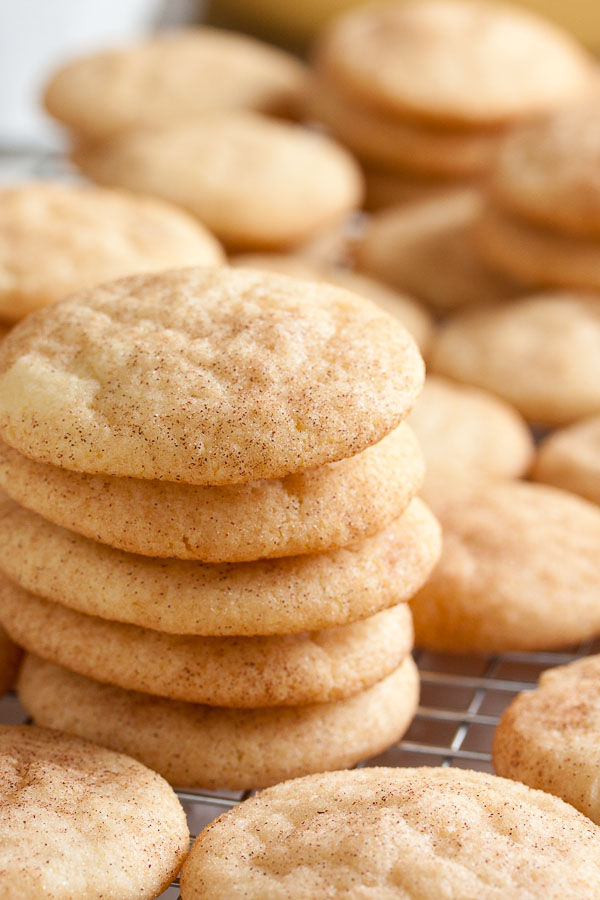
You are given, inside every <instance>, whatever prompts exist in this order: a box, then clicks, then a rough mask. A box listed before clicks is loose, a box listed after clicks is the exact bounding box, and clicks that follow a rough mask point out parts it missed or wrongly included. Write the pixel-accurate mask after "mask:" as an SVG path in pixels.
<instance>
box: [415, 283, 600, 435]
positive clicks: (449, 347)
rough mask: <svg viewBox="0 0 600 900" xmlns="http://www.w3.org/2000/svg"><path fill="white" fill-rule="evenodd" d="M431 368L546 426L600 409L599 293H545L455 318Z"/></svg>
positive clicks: (437, 346) (445, 327) (435, 349)
mask: <svg viewBox="0 0 600 900" xmlns="http://www.w3.org/2000/svg"><path fill="white" fill-rule="evenodd" d="M430 364H431V369H432V371H434V372H436V373H439V374H441V375H446V376H447V377H448V378H454V379H456V380H458V381H462V382H465V383H466V384H472V385H476V386H477V387H482V388H486V389H487V390H489V391H492V392H493V393H495V394H498V395H499V396H500V397H502V398H504V400H506V401H507V402H508V403H511V404H512V405H513V406H515V407H516V408H517V409H518V410H519V411H520V412H521V413H522V414H523V415H524V416H525V418H526V419H529V420H530V421H532V422H538V423H542V424H547V425H561V424H567V423H569V422H573V421H574V420H576V419H580V418H582V417H583V416H588V415H592V414H593V413H596V412H600V295H599V294H590V293H583V292H580V291H563V292H552V293H547V294H539V295H535V296H531V297H526V298H524V299H522V300H517V301H514V302H512V303H509V304H505V305H502V306H500V305H498V306H495V307H489V308H486V309H481V310H469V311H468V312H464V313H461V314H460V315H457V316H455V317H454V318H452V319H449V320H448V321H447V322H446V323H445V324H444V325H443V326H442V327H441V328H440V330H439V331H438V334H437V339H436V342H435V344H434V346H433V349H432V351H431V353H430Z"/></svg>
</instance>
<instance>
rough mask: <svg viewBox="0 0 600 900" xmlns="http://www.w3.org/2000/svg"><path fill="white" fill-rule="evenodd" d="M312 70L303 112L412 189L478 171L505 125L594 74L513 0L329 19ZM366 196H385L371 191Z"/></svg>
mask: <svg viewBox="0 0 600 900" xmlns="http://www.w3.org/2000/svg"><path fill="white" fill-rule="evenodd" d="M532 59H534V60H536V64H535V65H532V64H531V60H532ZM313 69H314V80H313V82H312V85H311V88H310V94H309V96H310V100H309V109H310V114H311V115H312V116H314V118H316V119H317V120H318V121H321V122H322V123H324V124H325V125H326V127H327V128H329V129H330V131H331V133H332V134H333V135H334V136H335V137H336V138H338V139H339V140H340V141H342V143H345V144H346V145H347V146H348V147H349V148H350V149H351V150H352V151H353V152H354V153H355V154H356V156H357V157H358V158H359V159H360V160H361V162H363V163H364V164H366V165H367V166H368V167H369V169H371V170H372V171H373V172H376V173H379V174H380V175H381V177H382V178H387V179H391V177H392V176H395V177H396V178H400V179H402V180H403V181H404V182H405V183H407V184H410V183H411V182H414V183H415V187H414V190H415V191H416V190H417V187H418V186H419V185H420V184H421V186H422V182H423V181H425V182H426V181H430V182H433V183H435V182H439V187H443V186H444V185H443V181H444V180H445V181H446V182H450V184H446V186H447V187H448V186H451V184H452V182H454V183H455V184H458V183H464V182H465V181H470V182H473V181H477V180H480V179H482V178H484V177H485V176H486V174H487V172H488V171H489V170H490V168H491V167H492V165H493V162H494V159H495V155H496V153H497V149H498V146H499V144H500V142H501V141H502V139H503V137H504V136H505V135H506V134H507V133H508V131H509V130H511V129H512V128H514V127H515V126H518V125H519V124H521V123H522V122H526V121H528V120H529V119H530V118H532V117H536V116H539V115H543V114H545V113H549V112H553V111H555V110H559V109H562V108H563V107H565V106H569V105H571V104H572V103H575V102H577V101H578V100H580V99H581V98H583V97H586V96H587V95H588V94H590V92H591V91H592V89H593V85H594V83H595V80H596V76H595V73H594V66H593V63H592V59H591V57H590V56H589V55H588V53H587V52H586V51H585V50H584V49H583V48H582V47H581V46H580V45H579V44H578V43H577V41H576V40H575V39H574V38H573V37H572V36H571V35H570V34H569V33H568V32H566V31H562V30H561V29H560V28H558V27H557V26H555V25H553V24H551V23H550V22H548V21H547V20H546V19H544V18H543V17H541V16H536V15H533V14H531V13H526V12H523V11H520V10H518V9H516V8H515V7H514V6H509V5H504V4H502V3H485V4H484V3H469V2H464V0H424V2H388V3H385V4H379V5H367V6H365V7H364V8H360V9H357V10H352V11H350V12H347V13H345V14H343V15H340V16H338V17H335V18H332V20H331V22H330V23H329V24H328V26H327V27H326V28H325V29H324V31H323V32H322V33H321V34H320V35H319V37H318V39H317V42H316V47H315V50H314V57H313ZM391 186H392V187H393V182H392V183H391ZM421 196H423V195H422V194H421ZM379 197H381V195H379ZM367 201H368V204H369V208H371V209H372V208H377V207H379V208H381V207H382V206H384V205H386V206H387V205H390V201H386V200H385V199H383V200H382V199H376V200H374V199H373V191H372V190H369V193H368V195H367Z"/></svg>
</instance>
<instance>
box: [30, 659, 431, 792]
mask: <svg viewBox="0 0 600 900" xmlns="http://www.w3.org/2000/svg"><path fill="white" fill-rule="evenodd" d="M18 692H19V697H20V699H21V702H22V703H23V705H24V706H25V708H26V709H27V710H28V712H29V713H31V715H32V716H33V717H34V719H35V720H36V722H37V723H39V724H46V725H52V727H56V728H60V729H62V730H64V731H66V732H68V733H73V734H77V735H79V736H85V737H88V738H90V739H92V740H95V741H97V742H98V743H100V744H103V745H105V746H109V747H112V748H113V749H117V750H119V751H120V752H127V753H129V754H131V755H132V756H134V757H135V758H137V759H139V760H141V761H142V762H144V764H145V765H148V766H150V767H151V768H152V769H154V770H155V771H157V772H160V773H161V775H163V776H164V777H165V778H166V779H167V780H168V781H169V782H171V784H176V785H181V786H187V787H203V788H209V789H213V788H219V787H220V788H229V789H232V790H243V789H246V788H257V787H265V786H267V785H269V784H275V783H276V782H278V781H283V780H284V779H286V778H293V777H295V776H296V775H297V774H299V773H303V774H304V773H307V772H322V771H325V770H327V769H337V768H342V767H345V766H352V765H354V764H355V763H357V762H359V760H361V759H364V758H365V757H368V756H371V755H374V754H375V753H379V752H381V751H382V750H383V749H385V748H387V747H389V746H390V744H393V743H394V742H395V741H397V740H399V739H400V738H401V737H402V735H403V734H404V732H405V730H406V728H407V727H408V724H409V722H410V721H411V719H412V717H413V716H414V713H415V710H416V708H417V701H418V694H419V676H418V672H417V668H416V666H415V664H414V662H413V660H412V657H410V656H408V657H407V658H406V659H405V661H404V662H403V663H402V665H401V666H400V667H399V668H398V669H396V671H395V672H393V673H392V674H391V675H388V676H387V678H384V679H383V681H379V682H378V683H377V684H375V685H374V686H373V687H370V688H368V690H366V691H363V692H361V693H360V694H356V695H355V696H354V697H351V698H350V699H348V700H338V701H336V702H335V703H318V704H314V705H311V706H295V707H285V708H283V709H279V708H278V709H268V708H267V709H224V708H221V707H210V706H200V705H199V704H194V703H182V702H179V701H176V700H165V699H163V698H160V697H151V696H150V695H148V694H138V693H135V692H133V691H124V690H122V689H121V688H116V687H111V686H109V685H105V684H100V683H99V682H96V681H92V680H91V679H88V678H84V677H83V676H81V675H74V674H73V673H72V672H68V671H67V670H66V669H62V668H59V667H58V666H54V665H52V664H51V663H47V662H43V661H42V660H40V659H38V658H37V657H35V656H31V655H28V656H27V657H26V658H25V662H24V664H23V667H22V668H21V673H20V676H19V682H18Z"/></svg>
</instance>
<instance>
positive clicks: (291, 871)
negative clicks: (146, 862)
mask: <svg viewBox="0 0 600 900" xmlns="http://www.w3.org/2000/svg"><path fill="white" fill-rule="evenodd" d="M599 837H600V831H599V830H598V828H597V827H596V826H595V825H593V824H592V823H591V822H590V821H589V820H588V819H586V818H585V817H584V816H582V815H581V814H580V813H578V812H577V811H576V810H574V809H573V808H572V807H570V806H568V805H567V804H566V803H563V802H562V801H561V800H558V799H557V798H556V797H552V796H550V795H549V794H544V793H543V792H542V791H534V790H531V788H527V787H525V786H524V785H521V784H515V783H514V782H511V781H507V780H506V779H504V778H497V777H495V776H494V775H487V774H484V773H483V772H469V771H467V770H464V769H453V768H446V769H442V768H407V769H402V768H394V769H383V768H373V769H369V768H366V769H356V770H355V771H353V772H330V773H325V774H319V775H312V776H309V777H307V778H301V779H296V780H294V781H288V782H286V783H285V784H278V785H277V786H276V787H274V788H271V789H270V790H267V791H264V792H263V793H261V794H258V795H257V796H256V797H252V798H251V799H249V800H246V801H245V802H244V803H242V804H241V805H240V806H237V807H235V808H234V809H233V810H231V811H230V812H228V813H225V815H223V816H221V817H220V818H219V819H217V820H216V821H215V822H213V823H212V824H211V825H209V826H208V828H206V829H205V830H204V831H203V832H202V834H201V835H200V836H199V837H198V838H197V840H196V842H195V843H194V846H193V847H192V850H191V853H190V855H189V857H188V858H187V860H186V862H185V864H184V866H183V870H182V873H181V896H182V898H183V900H220V898H222V897H228V898H230V900H242V898H243V900H263V898H264V897H267V896H268V897H269V898H270V900H291V898H292V897H293V898H294V900H329V898H333V897H336V898H342V897H344V898H358V897H360V898H365V900H375V898H381V900H383V898H385V900H408V898H419V900H441V898H442V897H444V898H445V900H467V898H469V900H471V898H475V897H477V898H479V900H503V898H505V897H507V896H509V897H512V898H514V900H517V898H518V900H534V898H537V900H542V898H544V900H581V898H582V897H588V898H590V900H591V898H592V897H593V898H597V897H599V896H600V841H599Z"/></svg>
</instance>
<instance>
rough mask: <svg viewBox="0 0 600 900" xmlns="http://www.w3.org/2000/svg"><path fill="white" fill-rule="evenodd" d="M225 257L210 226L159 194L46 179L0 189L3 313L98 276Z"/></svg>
mask: <svg viewBox="0 0 600 900" xmlns="http://www.w3.org/2000/svg"><path fill="white" fill-rule="evenodd" d="M32 260H35V265H32ZM223 260H224V255H223V251H222V250H221V248H220V246H219V244H218V243H217V241H216V239H215V238H214V237H213V236H212V234H210V233H209V232H208V231H207V230H206V229H205V228H204V227H203V226H202V225H201V224H200V223H199V222H197V221H195V220H194V219H192V218H191V216H188V215H186V214H185V213H184V212H183V211H182V210H180V209H177V208H176V207H174V206H170V205H169V204H167V203H164V202H162V201H160V200H154V199H152V198H149V197H140V196H136V195H135V194H130V193H127V192H125V191H115V190H109V189H108V188H96V187H87V186H83V185H78V184H61V183H58V182H52V181H47V182H43V181H40V182H31V183H29V184H24V185H20V186H18V187H6V188H3V189H2V190H0V318H1V319H5V320H9V321H16V320H18V319H22V318H23V317H24V316H26V315H27V314H28V313H30V312H32V311H33V310H35V309H39V308H40V307H42V306H47V305H48V304H49V303H54V302H55V301H56V300H62V299H63V297H68V296H69V294H72V293H74V292H75V291H78V290H81V289H83V288H87V287H91V286H92V285H94V284H97V283H98V282H101V281H109V280H111V279H113V278H121V277H123V276H124V275H133V274H136V273H138V272H152V271H159V270H161V269H174V268H177V267H178V266H192V265H214V264H215V263H221V262H223Z"/></svg>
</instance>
